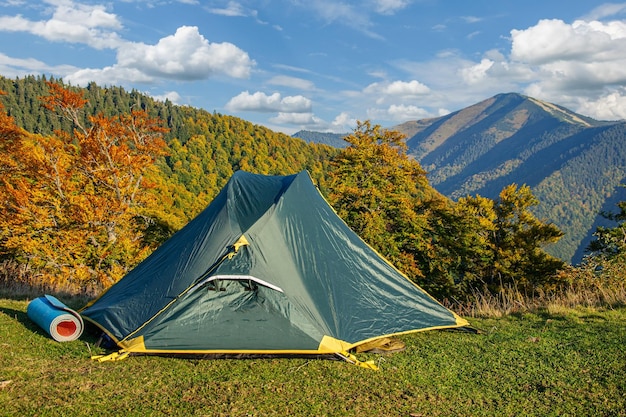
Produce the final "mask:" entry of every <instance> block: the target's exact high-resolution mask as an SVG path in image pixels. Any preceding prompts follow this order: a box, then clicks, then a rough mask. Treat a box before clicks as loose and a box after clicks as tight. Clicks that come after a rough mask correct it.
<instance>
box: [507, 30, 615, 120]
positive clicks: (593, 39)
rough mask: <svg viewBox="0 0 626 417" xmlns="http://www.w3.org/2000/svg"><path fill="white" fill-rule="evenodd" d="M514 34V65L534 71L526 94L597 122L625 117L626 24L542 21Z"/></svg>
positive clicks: (512, 55)
mask: <svg viewBox="0 0 626 417" xmlns="http://www.w3.org/2000/svg"><path fill="white" fill-rule="evenodd" d="M511 36H512V37H511V40H512V45H511V55H510V58H511V62H512V63H515V64H517V65H526V66H527V67H528V68H529V69H531V70H532V72H533V79H532V80H531V81H530V82H529V83H528V84H527V85H526V87H525V88H524V92H525V93H526V94H528V95H531V96H534V97H537V98H543V99H546V100H551V101H555V102H558V103H560V104H563V105H565V106H567V107H570V108H572V109H573V110H575V111H578V112H581V113H583V114H586V115H589V116H592V117H595V118H603V119H619V118H623V117H624V110H622V109H623V104H624V99H623V97H624V96H625V92H624V89H623V88H618V87H619V86H623V85H624V84H626V22H624V21H611V22H599V21H583V20H577V21H575V22H573V23H571V24H568V23H565V22H563V21H561V20H556V19H552V20H541V21H540V22H538V23H537V25H535V26H532V27H530V28H528V29H526V30H513V31H511ZM620 106H621V107H620Z"/></svg>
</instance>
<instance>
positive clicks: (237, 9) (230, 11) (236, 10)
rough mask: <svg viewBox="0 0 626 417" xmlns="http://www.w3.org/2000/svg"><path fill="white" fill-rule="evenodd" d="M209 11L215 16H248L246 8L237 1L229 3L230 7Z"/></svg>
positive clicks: (209, 9) (210, 9) (213, 8)
mask: <svg viewBox="0 0 626 417" xmlns="http://www.w3.org/2000/svg"><path fill="white" fill-rule="evenodd" d="M207 10H208V11H209V12H211V13H213V14H218V15H222V16H230V17H238V16H247V15H248V14H247V12H246V11H245V9H244V7H243V6H242V5H241V4H240V3H238V2H236V1H229V2H228V5H227V6H226V7H224V8H218V7H212V8H208V9H207Z"/></svg>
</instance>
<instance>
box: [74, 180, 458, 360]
mask: <svg viewBox="0 0 626 417" xmlns="http://www.w3.org/2000/svg"><path fill="white" fill-rule="evenodd" d="M81 315H82V316H83V318H84V319H86V320H88V321H90V322H92V323H94V324H95V325H97V326H98V327H100V328H101V329H102V330H103V331H104V332H106V333H107V334H108V335H109V336H110V337H111V338H112V339H113V340H114V341H115V342H116V343H117V345H118V346H119V347H120V348H121V349H122V350H123V352H127V353H128V352H130V353H133V352H140V353H167V354H316V355H319V354H341V353H342V352H348V351H349V350H350V349H352V348H354V347H356V346H358V345H360V344H364V343H366V342H371V341H373V340H376V339H380V338H383V337H386V336H390V335H397V334H402V333H409V332H416V331H422V330H429V329H443V328H453V327H462V326H465V325H467V322H466V321H465V320H464V319H462V318H460V317H458V316H457V315H455V314H454V313H452V312H451V311H450V310H448V309H446V308H445V307H443V306H442V305H441V304H439V303H438V302H437V301H435V300H434V299H433V298H432V297H431V296H429V295H428V294H427V293H426V292H425V291H424V290H422V289H421V288H419V287H418V286H416V285H415V284H413V283H412V282H411V281H410V280H409V279H408V278H407V277H406V276H404V275H403V274H401V273H400V272H399V271H398V270H397V269H395V268H394V267H393V266H392V265H391V264H390V263H389V262H387V261H386V260H385V259H384V258H382V257H381V256H380V255H379V254H378V253H376V252H375V251H374V250H373V249H372V248H370V247H369V246H368V245H367V244H366V243H365V242H363V241H362V240H361V239H360V238H359V237H358V236H357V235H356V234H355V233H354V232H353V231H352V230H350V228H349V227H348V226H347V225H346V224H345V223H344V222H343V221H342V220H341V219H340V218H339V217H338V216H337V214H336V213H335V212H334V211H333V209H332V208H331V207H330V205H329V204H328V203H327V202H326V200H325V199H324V198H323V197H322V195H321V194H320V193H319V192H318V190H317V188H316V187H315V185H314V184H313V182H312V181H311V178H310V177H309V174H308V173H307V172H306V171H303V172H300V173H299V174H295V175H289V176H265V175H257V174H251V173H247V172H243V171H238V172H236V173H235V174H234V175H233V176H232V177H231V179H230V180H229V182H228V183H227V185H226V186H225V187H224V188H223V189H222V191H221V192H220V193H219V194H218V195H217V197H216V198H215V199H214V200H213V202H212V203H211V204H210V205H209V206H208V207H207V208H206V209H205V210H204V211H203V212H202V213H200V214H199V215H198V216H197V217H196V218H195V219H194V220H192V221H191V222H190V223H189V224H188V225H187V226H185V227H184V228H183V229H181V230H180V231H178V232H177V233H176V234H175V235H174V236H172V237H171V238H170V239H169V240H168V241H166V242H165V243H164V244H163V245H162V246H161V247H159V248H158V249H157V250H156V251H154V253H152V255H150V256H149V257H148V258H147V259H146V260H144V261H143V262H142V263H140V264H139V265H138V266H137V267H136V268H135V269H133V270H132V271H130V272H129V273H128V274H127V275H126V276H125V277H123V278H122V279H121V280H120V281H119V282H117V283H116V284H115V285H113V286H112V287H111V288H110V289H109V290H108V291H106V292H105V293H104V294H103V295H102V296H101V297H100V298H98V299H97V300H96V301H95V302H93V303H92V304H90V305H88V306H87V307H86V308H85V309H84V310H82V311H81Z"/></svg>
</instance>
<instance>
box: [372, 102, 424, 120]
mask: <svg viewBox="0 0 626 417" xmlns="http://www.w3.org/2000/svg"><path fill="white" fill-rule="evenodd" d="M367 115H368V117H370V118H372V119H384V120H393V121H395V122H404V121H407V120H418V119H425V118H429V117H433V114H432V113H431V112H430V111H428V110H426V109H424V108H421V107H418V106H414V105H405V104H392V105H390V106H389V107H388V108H386V109H381V108H370V109H368V110H367Z"/></svg>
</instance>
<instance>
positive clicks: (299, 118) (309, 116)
mask: <svg viewBox="0 0 626 417" xmlns="http://www.w3.org/2000/svg"><path fill="white" fill-rule="evenodd" d="M270 121H271V122H272V123H279V124H292V125H306V126H319V125H320V124H321V123H322V122H323V121H322V120H321V119H320V118H318V117H315V115H314V114H313V113H284V112H279V113H278V115H277V116H275V117H272V118H271V119H270Z"/></svg>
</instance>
